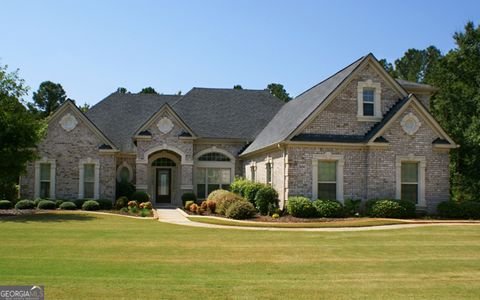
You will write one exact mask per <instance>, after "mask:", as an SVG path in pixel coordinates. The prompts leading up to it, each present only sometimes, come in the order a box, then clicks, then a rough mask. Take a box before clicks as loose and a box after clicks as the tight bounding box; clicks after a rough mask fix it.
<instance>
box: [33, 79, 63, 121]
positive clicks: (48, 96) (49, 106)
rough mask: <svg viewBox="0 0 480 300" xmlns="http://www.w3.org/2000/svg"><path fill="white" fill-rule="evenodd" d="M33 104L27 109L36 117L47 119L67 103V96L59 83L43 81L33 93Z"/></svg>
mask: <svg viewBox="0 0 480 300" xmlns="http://www.w3.org/2000/svg"><path fill="white" fill-rule="evenodd" d="M32 98H33V103H28V104H27V106H28V108H29V109H30V110H31V111H32V112H33V113H34V114H36V115H37V116H40V117H42V118H45V117H48V116H49V115H50V114H51V113H52V112H54V111H55V110H56V109H57V108H58V107H60V105H62V104H63V103H64V102H65V101H67V99H68V98H67V94H66V93H65V90H64V89H63V87H62V85H61V84H59V83H54V82H51V81H44V82H42V83H41V84H40V87H39V88H38V90H37V91H36V92H33V97H32Z"/></svg>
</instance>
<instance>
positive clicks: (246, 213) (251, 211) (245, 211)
mask: <svg viewBox="0 0 480 300" xmlns="http://www.w3.org/2000/svg"><path fill="white" fill-rule="evenodd" d="M256 213H257V211H256V209H255V207H253V204H252V203H250V202H249V201H246V200H242V201H237V202H234V203H232V205H230V207H228V209H227V211H226V212H225V216H226V217H227V218H231V219H236V220H245V219H250V218H253V217H254V216H255V214H256Z"/></svg>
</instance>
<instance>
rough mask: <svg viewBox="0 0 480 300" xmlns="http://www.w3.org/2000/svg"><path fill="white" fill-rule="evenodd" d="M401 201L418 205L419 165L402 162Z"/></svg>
mask: <svg viewBox="0 0 480 300" xmlns="http://www.w3.org/2000/svg"><path fill="white" fill-rule="evenodd" d="M401 173H402V181H401V185H402V186H401V191H402V193H401V199H402V200H407V201H411V202H413V203H415V204H418V163H416V162H402V170H401Z"/></svg>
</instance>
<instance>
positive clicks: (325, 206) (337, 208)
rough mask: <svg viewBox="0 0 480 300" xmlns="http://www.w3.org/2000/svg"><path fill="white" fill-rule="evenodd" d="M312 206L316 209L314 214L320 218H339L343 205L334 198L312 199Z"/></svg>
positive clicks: (341, 214) (341, 215)
mask: <svg viewBox="0 0 480 300" xmlns="http://www.w3.org/2000/svg"><path fill="white" fill-rule="evenodd" d="M312 204H313V207H314V208H315V210H316V216H317V217H320V218H340V217H343V206H342V204H341V203H340V202H338V201H335V200H321V199H317V200H315V201H313V203H312Z"/></svg>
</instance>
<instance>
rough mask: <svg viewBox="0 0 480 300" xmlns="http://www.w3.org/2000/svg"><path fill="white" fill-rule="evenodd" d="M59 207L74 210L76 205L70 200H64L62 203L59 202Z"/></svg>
mask: <svg viewBox="0 0 480 300" xmlns="http://www.w3.org/2000/svg"><path fill="white" fill-rule="evenodd" d="M59 208H60V209H61V210H76V209H77V206H76V205H75V203H73V202H71V201H66V202H63V203H62V204H60V207H59Z"/></svg>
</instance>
